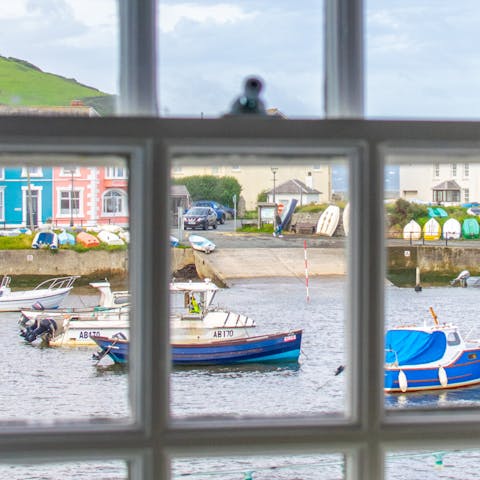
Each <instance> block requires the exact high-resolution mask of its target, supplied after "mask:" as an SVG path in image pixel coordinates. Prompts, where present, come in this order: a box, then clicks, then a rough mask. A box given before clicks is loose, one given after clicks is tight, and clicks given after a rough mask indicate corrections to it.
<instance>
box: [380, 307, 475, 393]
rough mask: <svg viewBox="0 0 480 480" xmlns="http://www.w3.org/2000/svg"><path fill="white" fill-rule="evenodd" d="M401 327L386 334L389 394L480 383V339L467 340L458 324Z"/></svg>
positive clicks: (385, 382) (435, 317) (386, 370)
mask: <svg viewBox="0 0 480 480" xmlns="http://www.w3.org/2000/svg"><path fill="white" fill-rule="evenodd" d="M430 311H431V313H432V316H433V319H434V324H433V325H430V326H427V325H424V326H420V327H413V326H407V327H399V328H395V329H391V330H388V331H387V333H386V336H385V380H384V389H385V392H386V393H400V392H402V393H405V392H415V391H422V390H447V389H451V388H460V387H468V386H471V385H475V384H477V383H480V340H476V341H472V340H471V341H467V340H465V339H463V337H462V335H461V334H460V332H459V330H458V328H457V327H456V326H455V325H452V324H448V323H443V324H440V323H439V322H438V320H437V316H436V315H435V313H434V312H433V310H432V309H430Z"/></svg>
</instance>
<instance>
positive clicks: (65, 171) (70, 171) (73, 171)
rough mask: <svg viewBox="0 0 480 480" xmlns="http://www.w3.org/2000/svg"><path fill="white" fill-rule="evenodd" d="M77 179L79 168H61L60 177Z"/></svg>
mask: <svg viewBox="0 0 480 480" xmlns="http://www.w3.org/2000/svg"><path fill="white" fill-rule="evenodd" d="M72 175H73V176H74V177H78V176H79V175H80V168H79V167H61V170H60V176H61V177H71V176H72Z"/></svg>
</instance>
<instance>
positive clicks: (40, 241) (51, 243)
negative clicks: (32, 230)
mask: <svg viewBox="0 0 480 480" xmlns="http://www.w3.org/2000/svg"><path fill="white" fill-rule="evenodd" d="M42 247H43V248H50V249H52V250H56V249H57V248H58V236H57V234H56V233H55V232H51V231H48V232H38V233H37V234H36V235H35V237H34V239H33V242H32V248H35V249H37V248H42Z"/></svg>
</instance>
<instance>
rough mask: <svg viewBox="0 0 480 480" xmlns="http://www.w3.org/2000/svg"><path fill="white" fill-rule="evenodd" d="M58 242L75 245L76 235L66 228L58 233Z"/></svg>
mask: <svg viewBox="0 0 480 480" xmlns="http://www.w3.org/2000/svg"><path fill="white" fill-rule="evenodd" d="M58 243H59V244H60V245H75V237H74V236H73V235H72V234H71V233H68V232H67V231H65V230H62V231H61V233H59V234H58Z"/></svg>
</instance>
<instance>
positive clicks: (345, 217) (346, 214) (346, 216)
mask: <svg viewBox="0 0 480 480" xmlns="http://www.w3.org/2000/svg"><path fill="white" fill-rule="evenodd" d="M342 221H343V231H344V232H345V236H348V232H349V231H350V203H347V204H346V205H345V208H344V209H343V214H342Z"/></svg>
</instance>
